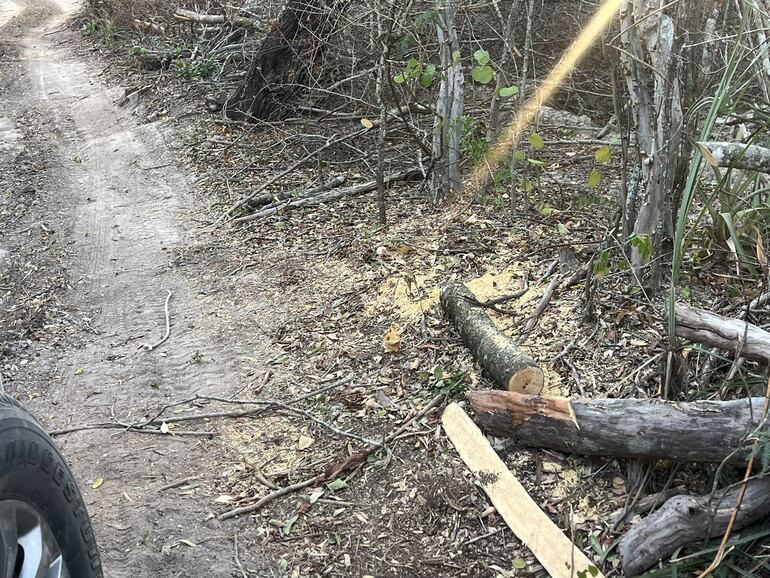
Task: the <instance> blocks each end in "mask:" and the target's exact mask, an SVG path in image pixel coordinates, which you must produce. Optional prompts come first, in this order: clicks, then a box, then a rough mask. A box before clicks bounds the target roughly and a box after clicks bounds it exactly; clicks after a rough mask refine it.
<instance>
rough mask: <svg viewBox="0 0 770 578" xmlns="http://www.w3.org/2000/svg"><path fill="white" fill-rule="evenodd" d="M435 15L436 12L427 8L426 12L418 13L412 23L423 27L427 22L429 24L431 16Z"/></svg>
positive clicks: (420, 27)
mask: <svg viewBox="0 0 770 578" xmlns="http://www.w3.org/2000/svg"><path fill="white" fill-rule="evenodd" d="M435 15H436V12H435V11H434V10H428V11H427V12H423V13H422V14H420V15H418V16H417V18H415V19H414V25H415V26H416V27H417V28H418V29H422V28H425V26H426V25H427V24H430V22H431V20H433V17H434V16H435Z"/></svg>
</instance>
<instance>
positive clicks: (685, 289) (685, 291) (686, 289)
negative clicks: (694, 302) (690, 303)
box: [682, 287, 690, 299]
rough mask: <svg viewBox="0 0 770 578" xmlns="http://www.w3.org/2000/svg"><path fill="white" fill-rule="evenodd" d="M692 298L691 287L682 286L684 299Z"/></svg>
mask: <svg viewBox="0 0 770 578" xmlns="http://www.w3.org/2000/svg"><path fill="white" fill-rule="evenodd" d="M689 298H690V288H689V287H683V288H682V299H689Z"/></svg>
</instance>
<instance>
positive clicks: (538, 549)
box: [441, 403, 603, 578]
mask: <svg viewBox="0 0 770 578" xmlns="http://www.w3.org/2000/svg"><path fill="white" fill-rule="evenodd" d="M441 421H442V423H443V426H444V431H445V432H446V434H447V435H448V436H449V439H450V440H451V441H452V443H453V444H454V446H455V449H456V450H457V453H459V454H460V457H461V458H462V460H463V461H464V462H465V464H466V465H467V466H468V468H469V469H470V470H471V472H473V475H474V476H476V479H477V480H478V481H479V483H480V484H481V487H482V488H484V491H485V492H486V493H487V495H488V496H489V499H490V500H491V501H492V504H493V505H494V506H495V508H497V511H498V513H499V514H500V515H501V516H502V517H503V519H504V520H505V522H506V523H507V524H508V526H509V527H510V528H511V530H512V531H513V533H514V534H515V535H516V537H517V538H518V539H519V540H521V541H522V542H523V543H524V544H525V545H526V546H527V547H528V548H529V549H530V550H531V551H532V553H533V554H534V555H535V557H537V559H538V560H539V561H540V563H541V564H542V565H543V567H544V568H545V569H546V570H547V571H548V573H549V574H550V575H551V576H552V577H553V578H577V573H578V572H581V571H583V570H587V569H588V568H589V567H590V566H594V568H595V565H594V564H593V563H592V562H591V561H590V560H589V559H588V558H586V556H585V555H584V554H583V552H581V551H580V550H579V549H578V548H576V547H575V546H574V544H572V542H571V541H570V540H569V538H567V536H565V535H564V532H562V531H561V530H560V529H559V527H558V526H556V524H554V523H553V522H552V521H551V520H550V518H548V516H546V514H545V512H543V511H542V510H541V509H540V507H539V506H538V505H537V504H536V503H535V501H534V500H533V499H532V498H531V497H530V496H529V494H528V493H527V490H525V489H524V487H523V486H522V485H521V484H520V483H519V481H518V480H517V479H516V477H515V476H514V475H513V474H512V473H511V471H510V470H509V469H508V468H507V467H506V465H505V464H504V463H503V461H502V460H501V459H500V458H499V457H498V455H497V454H496V453H495V450H493V449H492V446H490V445H489V442H488V441H487V439H486V438H485V437H484V434H482V433H481V430H480V429H479V428H478V427H477V426H476V424H475V423H473V420H471V418H470V417H468V414H466V413H465V411H464V410H463V409H462V408H461V407H460V406H459V405H457V404H456V403H453V404H451V405H449V407H447V408H446V410H444V415H443V416H442V417H441ZM573 563H574V567H573ZM595 571H596V570H595ZM586 576H588V577H591V576H593V575H592V574H591V573H590V572H587V573H586ZM595 576H596V578H603V576H602V574H601V573H600V572H599V573H597V574H596V575H595Z"/></svg>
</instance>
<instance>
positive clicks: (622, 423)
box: [441, 284, 770, 577]
mask: <svg viewBox="0 0 770 578" xmlns="http://www.w3.org/2000/svg"><path fill="white" fill-rule="evenodd" d="M441 304H442V306H443V307H444V310H445V311H446V313H447V314H448V315H449V317H450V318H451V320H452V322H453V324H454V325H455V327H456V329H457V331H458V333H459V334H460V336H461V337H462V339H463V341H464V342H465V344H466V345H467V346H468V347H469V349H470V350H471V351H472V352H473V354H474V356H475V357H476V359H477V360H478V361H479V363H480V364H481V366H482V367H483V368H484V369H485V370H486V371H488V373H489V374H490V375H491V376H492V377H493V378H494V380H495V381H496V382H497V383H498V384H499V385H500V386H501V387H502V388H503V389H504V391H497V390H478V391H473V392H470V393H469V394H468V398H469V401H470V407H471V408H472V410H473V415H474V416H475V422H476V424H477V425H478V426H479V427H480V428H481V430H483V431H484V432H485V433H487V434H491V435H494V436H503V437H506V438H511V439H512V440H514V442H515V444H516V445H518V446H526V447H536V448H548V449H551V450H557V451H560V452H566V453H574V454H585V455H595V456H613V457H619V458H633V459H648V460H650V459H652V460H657V459H664V460H672V461H682V462H711V463H733V464H746V463H748V466H747V467H746V479H745V480H744V481H743V482H742V483H739V484H736V485H735V486H734V487H730V488H727V489H723V490H720V491H716V492H713V493H712V494H709V495H704V496H692V495H673V494H681V491H682V490H681V489H678V491H676V492H673V493H668V494H667V495H666V496H662V497H661V496H656V499H655V500H652V501H651V504H650V507H648V508H642V507H641V504H639V506H640V507H639V508H637V510H636V512H637V513H638V512H643V511H649V510H651V509H654V508H655V507H656V506H660V507H659V509H658V510H657V511H655V512H654V513H652V514H650V515H648V516H647V517H646V518H644V519H642V520H641V521H639V522H637V523H636V524H634V525H633V526H632V527H631V528H630V529H629V530H628V531H627V532H626V533H625V535H624V536H623V537H622V538H621V540H620V543H619V553H620V560H621V564H622V570H623V573H624V575H625V576H636V575H638V574H640V573H642V572H644V571H645V570H647V569H649V568H651V567H652V566H654V565H656V564H658V563H659V562H660V561H661V560H665V559H667V558H668V557H670V556H671V555H672V554H673V553H674V552H675V551H676V550H677V549H678V548H681V547H682V546H684V545H686V544H691V543H693V542H697V541H702V540H705V539H708V538H719V537H721V536H723V535H725V533H727V534H728V535H729V533H730V532H731V531H736V530H738V529H740V528H743V527H745V526H748V525H750V524H752V523H755V522H757V521H759V520H761V519H763V518H765V517H766V516H767V515H768V514H770V478H764V477H760V476H751V475H750V474H751V473H752V468H751V466H752V463H753V455H754V454H755V453H756V450H757V447H758V445H757V444H758V443H759V441H760V436H759V435H758V434H759V433H760V432H762V431H763V429H764V427H765V422H766V418H767V398H763V397H757V398H748V399H738V400H731V401H716V400H714V401H712V400H709V401H693V402H687V403H675V402H669V401H664V400H661V399H575V400H570V399H565V398H555V397H546V396H541V395H539V394H540V393H541V390H542V387H543V372H542V370H541V369H540V368H539V367H538V366H537V364H536V363H535V361H534V360H532V359H531V358H530V357H528V356H527V355H525V354H524V353H523V352H522V351H521V350H520V349H519V348H518V346H517V345H516V344H515V343H514V342H513V341H512V340H511V339H510V338H509V337H507V336H506V335H505V334H503V333H502V332H501V331H499V330H498V329H497V327H496V325H495V324H494V322H493V321H492V320H491V319H490V318H489V316H488V315H487V313H486V308H485V307H484V304H483V303H480V302H479V301H478V300H477V299H476V298H475V297H474V295H473V294H472V293H471V292H470V291H469V290H468V289H467V288H466V287H465V286H464V285H462V284H451V285H448V286H446V287H444V288H443V290H442V293H441ZM676 322H677V324H676V326H677V335H678V336H681V337H684V338H686V339H689V340H691V341H695V342H699V343H702V344H705V345H708V346H710V347H715V348H719V349H722V350H726V351H728V352H730V353H732V354H733V355H736V356H744V357H745V358H748V359H754V360H759V361H762V362H767V361H768V360H770V333H768V332H766V331H764V330H762V329H760V328H759V327H756V326H754V325H751V324H750V323H747V322H746V321H743V320H736V319H729V318H726V317H723V316H720V315H716V314H714V313H710V312H707V311H703V310H700V309H695V308H692V307H689V306H685V305H678V306H677V307H676ZM450 409H451V411H450V410H449V409H448V410H447V412H446V413H445V416H444V426H445V429H446V431H447V434H448V435H449V437H450V439H451V440H452V442H453V443H454V444H455V447H456V448H457V450H458V452H459V453H460V455H461V457H462V458H463V459H464V461H465V462H466V464H467V465H468V467H469V468H470V469H471V470H472V471H473V472H474V473H475V474H476V475H477V478H478V480H479V483H480V484H481V485H482V486H483V487H484V488H485V490H486V491H487V493H488V494H489V496H490V499H491V500H492V502H493V504H494V505H495V506H496V507H497V509H498V511H499V512H500V514H501V515H502V516H503V518H504V519H505V520H506V522H507V523H508V524H509V526H510V527H511V529H512V530H513V531H514V533H515V534H516V535H517V536H518V537H519V538H520V539H521V540H522V541H523V542H524V543H525V544H526V545H527V546H529V547H530V549H531V550H532V552H533V553H534V554H535V556H536V557H537V558H538V559H539V560H540V562H541V563H542V564H543V566H544V567H545V568H546V570H548V571H549V572H550V573H551V575H552V576H557V577H558V576H565V577H566V576H576V575H580V576H582V575H585V576H598V575H599V574H597V573H595V572H598V568H596V567H591V565H590V563H589V562H588V560H587V559H585V556H583V554H582V553H581V552H579V551H578V552H576V551H574V550H575V548H574V546H573V547H572V548H564V541H565V540H566V536H564V534H563V533H562V532H561V531H560V530H559V529H558V528H557V527H556V526H555V525H553V523H552V522H550V520H549V519H548V518H547V517H546V516H545V514H544V513H543V512H542V511H540V509H539V508H538V507H537V505H536V504H535V503H534V502H533V501H532V500H531V499H530V498H529V496H527V495H526V492H524V490H523V488H521V486H520V484H519V483H518V481H517V480H516V479H515V478H514V476H513V474H511V473H510V472H509V471H508V470H507V468H505V466H504V464H503V463H502V461H500V460H499V458H497V456H496V455H495V453H494V451H493V450H492V449H491V447H490V446H489V444H488V443H487V442H486V440H485V438H484V437H483V436H482V434H481V432H480V431H479V430H478V428H477V427H476V426H475V425H474V424H473V423H472V422H471V421H470V420H469V419H468V418H467V416H466V415H465V413H464V411H463V410H462V409H461V408H460V407H459V406H457V405H454V404H453V406H450ZM465 420H467V423H466V421H465ZM489 473H493V474H494V475H493V476H490V475H488V474H489ZM672 495H673V497H671V496H672ZM524 496H526V499H525V498H524ZM514 499H515V500H516V501H515V503H512V502H511V500H514ZM647 501H650V500H647ZM656 502H658V503H656ZM661 504H662V505H661ZM622 521H623V520H622V519H621V520H619V522H622ZM614 525H617V524H614ZM567 543H568V544H569V540H567ZM576 554H580V555H579V556H578V555H576ZM586 571H588V572H589V573H588V574H585V572H586Z"/></svg>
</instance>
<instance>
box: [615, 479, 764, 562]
mask: <svg viewBox="0 0 770 578" xmlns="http://www.w3.org/2000/svg"><path fill="white" fill-rule="evenodd" d="M739 491H740V486H737V487H735V488H732V489H729V490H722V491H719V492H716V493H715V494H714V495H713V496H676V497H674V498H671V499H670V500H669V501H667V502H666V503H665V504H664V505H663V507H662V508H660V509H659V510H658V511H657V512H655V513H654V514H651V515H649V516H647V517H646V518H645V519H644V520H642V521H641V522H638V523H637V524H635V525H634V526H633V527H632V528H631V529H630V530H629V531H628V532H627V533H626V535H625V536H623V538H622V539H621V541H620V546H619V549H620V559H621V562H622V564H623V574H624V575H625V576H637V575H638V574H641V573H642V572H644V571H645V570H647V569H648V568H651V567H652V566H653V565H655V564H657V563H658V561H659V560H661V559H664V558H668V557H669V556H670V555H671V554H673V553H674V552H675V551H676V549H677V548H679V547H681V546H684V545H685V544H691V543H693V542H698V541H701V540H704V539H706V538H717V537H719V536H722V535H723V534H724V532H725V529H726V528H727V523H728V521H729V519H730V515H731V513H732V510H733V508H734V507H735V504H736V500H737V497H738V492H739ZM768 515H770V478H759V479H754V480H749V482H747V486H746V494H745V495H744V496H743V501H742V502H741V507H740V510H739V511H738V516H737V517H736V520H735V525H734V526H733V531H737V530H740V529H741V528H745V527H746V526H749V525H750V524H753V523H754V522H757V521H759V520H761V519H763V518H765V517H766V516H768Z"/></svg>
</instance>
